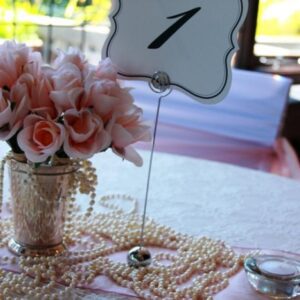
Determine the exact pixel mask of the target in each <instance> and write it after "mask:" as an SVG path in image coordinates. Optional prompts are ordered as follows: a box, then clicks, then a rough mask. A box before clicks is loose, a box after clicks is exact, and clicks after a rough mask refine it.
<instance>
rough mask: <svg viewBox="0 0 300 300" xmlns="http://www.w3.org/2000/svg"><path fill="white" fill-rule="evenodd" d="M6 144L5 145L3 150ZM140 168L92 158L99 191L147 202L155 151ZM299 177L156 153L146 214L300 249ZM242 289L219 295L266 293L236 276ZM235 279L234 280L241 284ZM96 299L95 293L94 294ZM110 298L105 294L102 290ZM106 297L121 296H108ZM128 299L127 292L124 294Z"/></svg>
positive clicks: (185, 227)
mask: <svg viewBox="0 0 300 300" xmlns="http://www.w3.org/2000/svg"><path fill="white" fill-rule="evenodd" d="M4 150H5V149H4V148H2V149H1V152H0V155H1V153H3V151H4ZM139 152H140V154H141V155H142V156H143V158H144V165H143V167H141V168H138V167H135V166H134V165H132V164H131V163H129V162H126V161H122V160H121V159H120V158H119V157H117V156H115V155H114V154H112V153H111V152H110V151H107V152H105V153H101V154H98V155H96V156H95V157H94V158H93V159H92V161H93V164H94V166H95V167H96V168H97V170H98V181H99V184H98V187H97V194H98V195H99V196H101V195H107V194H111V193H113V194H116V193H119V194H129V195H131V196H133V197H136V198H137V199H138V200H139V204H140V211H141V208H142V206H143V201H144V195H145V187H146V182H147V171H148V165H149V158H150V153H149V152H147V151H139ZM299 195H300V183H299V182H297V181H294V180H291V179H286V178H283V177H279V176H276V175H271V174H267V173H263V172H259V171H255V170H250V169H245V168H241V167H236V166H232V165H228V164H223V163H217V162H212V161H205V160H200V159H194V158H190V157H185V156H177V155H170V154H164V153H155V154H154V160H153V166H152V174H151V182H150V191H149V202H148V211H147V215H148V216H149V217H152V218H153V219H155V220H156V221H157V222H158V223H161V224H164V225H168V226H170V227H172V228H173V229H175V230H177V231H179V232H181V233H187V234H190V235H193V236H209V237H211V238H214V239H221V240H224V241H226V243H227V244H229V245H231V246H237V247H247V248H261V249H276V250H285V251H291V252H295V253H300V239H299V232H300V222H299V217H298V212H299V203H300V202H299V201H300V197H299ZM234 281H235V282H236V284H238V283H239V282H241V283H240V284H243V285H244V286H243V291H240V292H239V291H238V292H237V293H236V294H234V293H233V294H231V293H230V291H229V294H228V295H229V298H227V296H226V295H227V293H228V290H229V289H226V290H225V291H224V292H222V293H221V294H219V295H218V296H216V299H225V298H226V299H230V300H234V299H241V298H240V297H241V295H246V294H247V295H248V296H247V297H246V296H245V298H244V297H243V299H251V300H252V299H253V300H254V299H255V300H256V299H265V298H263V297H261V296H258V295H257V294H255V292H254V291H252V289H251V288H250V286H249V285H247V282H246V279H245V276H244V274H242V275H239V276H238V277H236V278H235V279H234ZM236 284H235V285H236ZM92 299H94V298H92ZM100 299H106V296H104V295H102V296H100ZM107 299H116V298H115V296H113V298H111V296H107ZM125 299H126V297H125Z"/></svg>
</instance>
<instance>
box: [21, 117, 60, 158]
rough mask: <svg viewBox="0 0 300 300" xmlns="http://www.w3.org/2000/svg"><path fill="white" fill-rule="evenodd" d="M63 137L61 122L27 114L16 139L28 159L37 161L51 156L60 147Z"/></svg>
mask: <svg viewBox="0 0 300 300" xmlns="http://www.w3.org/2000/svg"><path fill="white" fill-rule="evenodd" d="M64 138H65V130H64V127H63V125H62V124H59V123H55V122H54V121H52V120H46V119H44V118H42V117H41V116H37V115H29V116H27V117H26V119H25V120H24V128H23V129H22V130H21V131H20V132H19V134H18V136H17V141H18V144H19V147H20V148H21V149H22V150H23V151H24V153H25V156H26V157H27V159H28V160H30V161H32V162H35V163H39V162H44V161H46V160H47V158H49V157H50V156H53V155H54V154H55V153H56V151H58V150H59V149H60V147H61V146H62V144H63V140H64Z"/></svg>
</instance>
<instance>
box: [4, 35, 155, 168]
mask: <svg viewBox="0 0 300 300" xmlns="http://www.w3.org/2000/svg"><path fill="white" fill-rule="evenodd" d="M141 117H142V110H141V109H140V108H139V107H137V106H136V105H134V103H133V98H132V96H131V95H130V93H129V89H128V88H122V87H121V85H120V83H119V82H118V80H117V72H116V70H115V68H114V66H113V64H112V63H111V61H110V60H109V59H106V60H104V61H102V62H100V63H99V65H97V66H94V65H91V64H89V63H88V62H87V61H86V60H85V58H84V56H83V55H82V54H81V53H80V51H78V50H74V49H70V50H69V51H68V52H67V53H65V52H62V51H61V52H59V53H58V56H57V58H56V59H55V60H54V62H53V63H52V64H51V65H50V66H46V65H44V64H43V61H42V58H41V56H40V54H39V53H38V52H34V51H32V50H31V49H30V48H29V47H27V46H26V45H25V44H17V43H15V42H12V41H8V42H5V43H4V44H2V45H1V46H0V139H1V140H5V141H7V142H8V144H9V145H10V146H11V148H12V151H13V152H15V153H24V155H25V156H26V158H27V160H28V161H30V162H33V163H47V162H49V161H50V160H51V159H52V158H53V157H54V156H57V157H64V158H65V157H69V158H79V159H87V158H90V157H91V156H93V155H94V154H95V153H98V152H102V151H105V150H107V149H108V148H111V149H112V150H113V152H114V153H116V154H117V155H119V156H121V157H122V158H124V159H127V160H129V161H131V162H133V163H134V164H136V165H138V166H140V165H142V159H141V157H140V156H139V154H138V153H137V152H136V151H135V150H134V148H133V147H132V146H131V145H132V144H134V143H136V142H138V141H149V140H150V139H151V134H150V130H149V127H148V126H146V125H145V124H144V123H143V122H142V120H141Z"/></svg>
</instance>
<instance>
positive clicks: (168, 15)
mask: <svg viewBox="0 0 300 300" xmlns="http://www.w3.org/2000/svg"><path fill="white" fill-rule="evenodd" d="M247 8H248V0H113V6H112V11H111V14H110V20H111V30H110V34H109V36H108V38H107V40H106V43H105V46H104V48H103V52H102V57H103V58H105V57H110V58H111V60H112V62H113V63H114V64H115V65H116V67H117V70H118V73H119V74H120V75H122V76H124V77H126V78H135V79H136V78H140V79H144V80H149V79H150V78H152V76H153V75H154V73H156V72H158V71H162V72H165V73H167V74H168V76H169V78H170V84H171V85H172V86H173V87H174V88H177V89H180V90H181V91H184V92H185V93H188V94H189V95H191V96H192V97H193V98H194V99H196V100H198V101H200V102H203V103H216V102H219V101H221V100H222V99H223V98H224V97H225V95H226V94H227V92H228V90H229V87H230V83H231V65H230V64H231V58H232V55H233V54H234V52H235V51H236V50H237V49H238V45H237V35H238V30H239V29H240V27H241V25H242V23H243V21H244V19H245V16H246V13H247Z"/></svg>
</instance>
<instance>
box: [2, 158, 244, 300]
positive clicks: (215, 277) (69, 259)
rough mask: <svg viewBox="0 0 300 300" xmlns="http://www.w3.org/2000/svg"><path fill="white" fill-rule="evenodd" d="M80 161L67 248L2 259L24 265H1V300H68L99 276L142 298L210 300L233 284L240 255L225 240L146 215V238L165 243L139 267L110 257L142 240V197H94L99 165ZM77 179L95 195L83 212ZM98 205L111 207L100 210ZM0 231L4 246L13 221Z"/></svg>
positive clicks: (71, 196) (150, 242)
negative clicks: (199, 235) (139, 203)
mask: <svg viewBox="0 0 300 300" xmlns="http://www.w3.org/2000/svg"><path fill="white" fill-rule="evenodd" d="M77 163H78V162H77ZM79 163H80V166H81V169H82V171H80V172H78V174H77V178H76V179H75V180H74V185H73V186H72V188H71V189H70V192H69V194H68V197H67V198H68V199H67V203H68V217H67V218H66V224H65V237H64V241H65V244H66V246H67V248H68V249H69V250H68V251H66V252H64V253H63V254H61V255H59V256H50V257H42V256H41V257H15V256H12V255H9V256H2V257H0V265H2V266H3V265H4V264H9V265H10V266H13V267H14V269H15V268H16V269H18V270H19V271H20V272H19V273H12V272H10V271H7V270H5V268H4V267H0V299H2V298H5V299H13V298H14V297H16V296H18V297H20V296H21V297H25V296H27V297H28V298H30V299H69V298H70V297H71V295H72V293H73V294H74V292H75V293H76V291H77V289H75V288H76V287H77V288H80V287H87V286H89V285H90V284H91V283H92V282H93V281H94V279H95V278H96V277H97V276H100V275H105V276H107V277H109V278H110V279H111V280H112V281H114V282H115V284H116V285H119V286H122V287H126V288H128V289H130V290H132V291H133V292H134V293H135V294H136V295H137V296H138V297H141V298H144V299H166V298H167V299H178V300H179V299H180V300H181V299H207V300H209V299H212V296H213V295H214V294H216V293H218V292H219V291H221V290H223V289H224V288H225V287H227V286H228V283H229V278H230V277H231V276H232V275H234V274H235V273H237V272H238V271H239V269H240V267H241V264H242V262H243V260H244V257H243V256H241V255H237V254H236V253H235V252H234V251H233V249H232V248H230V247H228V246H227V245H225V243H224V242H222V241H215V240H212V239H210V238H207V237H202V238H195V237H191V236H188V235H183V234H180V233H177V232H175V231H174V230H172V229H171V228H169V227H166V226H162V225H159V224H158V223H156V222H155V221H154V220H152V219H150V218H146V223H145V231H144V244H145V246H146V247H148V248H151V247H155V249H156V248H161V249H162V250H160V251H159V252H158V253H157V254H155V255H153V263H152V264H151V265H150V266H148V267H145V268H139V269H135V268H132V267H129V266H128V264H127V262H126V258H124V261H122V262H119V261H116V260H114V259H113V258H111V257H110V256H111V255H112V254H115V253H118V252H122V251H128V250H129V249H131V248H132V247H134V246H136V245H138V244H139V242H140V241H139V238H140V235H139V233H140V229H141V221H142V220H141V216H140V215H139V214H138V213H137V200H136V199H134V198H132V197H131V196H127V195H107V196H103V197H101V198H100V199H99V200H98V201H97V202H96V193H95V186H96V184H97V177H96V175H95V174H96V170H95V169H94V168H93V167H92V165H91V163H90V162H89V161H81V162H79ZM4 164H5V160H4V161H2V162H1V166H0V208H1V207H2V194H3V190H2V182H3V171H4ZM76 182H77V183H78V182H79V189H80V191H81V192H83V193H87V194H88V195H89V196H90V201H89V206H88V208H87V210H86V212H85V213H82V212H81V211H79V210H78V209H77V207H76V204H75V201H76V199H75V196H74V191H75V190H76V188H77V187H78V186H77V185H76ZM120 200H121V201H123V202H128V204H130V205H131V209H130V210H127V211H125V210H124V209H122V208H121V207H119V206H118V205H117V204H116V203H117V201H120ZM95 204H97V205H98V206H100V207H102V208H105V209H106V211H104V212H103V211H99V210H97V211H95V210H94V209H93V206H94V205H95ZM0 235H1V236H0V238H1V239H0V240H1V242H0V247H1V248H4V247H6V246H7V242H8V240H9V238H10V237H11V235H12V222H11V221H10V220H9V219H4V220H1V221H0Z"/></svg>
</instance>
